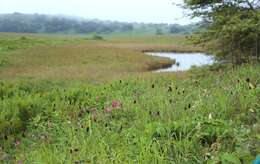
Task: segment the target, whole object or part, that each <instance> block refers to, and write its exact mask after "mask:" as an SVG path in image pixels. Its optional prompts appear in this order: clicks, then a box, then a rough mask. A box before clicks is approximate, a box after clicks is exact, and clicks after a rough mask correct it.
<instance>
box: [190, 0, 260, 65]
mask: <svg viewBox="0 0 260 164" xmlns="http://www.w3.org/2000/svg"><path fill="white" fill-rule="evenodd" d="M185 5H186V6H185V7H187V8H189V9H191V10H192V11H193V17H201V18H202V19H203V21H204V22H207V25H208V29H207V31H203V32H200V33H198V34H197V35H195V37H193V41H194V42H195V43H196V44H199V45H202V46H204V47H206V48H207V49H208V50H209V51H211V52H214V53H216V55H217V56H218V57H219V58H221V59H223V58H224V59H230V60H231V61H232V62H233V63H234V64H241V63H243V62H248V61H249V60H250V59H254V58H255V57H257V56H258V58H259V52H260V51H259V49H260V44H259V43H260V23H259V22H260V2H259V0H185Z"/></svg>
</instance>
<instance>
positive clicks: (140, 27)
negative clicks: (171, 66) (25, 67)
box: [0, 13, 199, 35]
mask: <svg viewBox="0 0 260 164" xmlns="http://www.w3.org/2000/svg"><path fill="white" fill-rule="evenodd" d="M198 28H199V27H198V25H197V24H192V25H185V26H182V25H178V24H153V23H125V22H117V21H101V20H96V19H89V20H88V19H80V18H73V17H65V16H50V15H41V14H22V13H13V14H0V32H20V33H65V34H82V33H97V34H110V33H127V32H133V33H151V34H157V35H163V34H169V33H173V34H190V33H193V32H194V31H196V30H197V29H198Z"/></svg>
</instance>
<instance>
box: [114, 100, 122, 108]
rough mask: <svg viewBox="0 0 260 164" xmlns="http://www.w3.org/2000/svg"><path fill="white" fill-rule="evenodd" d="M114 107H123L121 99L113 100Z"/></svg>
mask: <svg viewBox="0 0 260 164" xmlns="http://www.w3.org/2000/svg"><path fill="white" fill-rule="evenodd" d="M112 107H113V108H117V109H118V108H121V107H122V104H121V102H120V101H117V100H114V101H113V102H112Z"/></svg>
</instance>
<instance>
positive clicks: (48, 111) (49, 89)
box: [0, 65, 260, 163]
mask: <svg viewBox="0 0 260 164" xmlns="http://www.w3.org/2000/svg"><path fill="white" fill-rule="evenodd" d="M259 69H260V68H259V65H258V66H243V67H240V68H239V69H237V70H234V71H227V70H225V69H220V70H219V71H218V73H217V72H215V71H213V72H211V71H206V69H205V70H204V69H203V70H194V71H195V72H191V74H189V75H190V76H188V75H186V76H184V75H182V74H180V75H177V76H176V75H172V74H166V75H160V74H158V75H149V76H141V77H137V79H136V78H130V79H126V80H118V81H115V82H110V83H108V84H102V85H89V84H78V85H76V84H75V85H74V86H70V87H68V88H63V87H60V86H57V84H52V83H48V82H47V83H46V82H45V83H44V82H42V83H37V84H35V83H31V82H19V83H16V84H13V83H8V82H1V85H0V88H1V90H0V91H1V92H0V93H1V94H0V98H1V99H2V101H1V103H0V108H1V122H0V127H1V128H0V130H1V140H0V144H1V147H2V150H1V154H5V157H6V160H13V161H16V160H17V161H19V160H21V161H24V162H25V163H33V162H36V163H64V162H65V161H66V162H68V163H75V162H76V163H77V162H81V163H88V162H90V163H95V162H96V163H109V162H111V163H112V162H115V163H128V162H130V163H132V162H137V163H151V162H152V163H154V162H158V163H165V162H170V161H171V162H174V163H201V162H203V161H204V162H205V161H208V162H210V161H211V162H215V163H217V162H220V161H222V162H225V161H226V162H228V163H229V162H231V163H232V162H234V161H239V163H249V162H250V161H252V160H253V159H254V157H255V156H256V155H257V154H258V153H259V152H260V150H259V147H260V145H259V139H260V138H259V137H260V136H259V125H260V124H259V123H260V122H259V118H260V112H259V107H260V104H259V94H260V90H259V71H257V70H259ZM256 84H257V88H256ZM14 157H15V159H14ZM235 163H237V162H235Z"/></svg>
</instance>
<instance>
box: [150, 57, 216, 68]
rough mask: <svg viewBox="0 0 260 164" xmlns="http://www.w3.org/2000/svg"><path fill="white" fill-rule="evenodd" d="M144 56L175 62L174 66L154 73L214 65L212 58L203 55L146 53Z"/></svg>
mask: <svg viewBox="0 0 260 164" xmlns="http://www.w3.org/2000/svg"><path fill="white" fill-rule="evenodd" d="M146 54H147V55H152V56H159V57H167V58H170V59H172V60H175V61H176V64H174V65H172V66H171V67H169V68H163V69H159V70H155V72H177V71H187V70H189V69H190V68H191V67H192V66H203V65H211V64H213V63H214V58H213V57H212V56H209V55H207V54H205V53H175V52H156V53H154V52H148V53H146Z"/></svg>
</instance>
